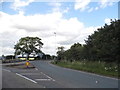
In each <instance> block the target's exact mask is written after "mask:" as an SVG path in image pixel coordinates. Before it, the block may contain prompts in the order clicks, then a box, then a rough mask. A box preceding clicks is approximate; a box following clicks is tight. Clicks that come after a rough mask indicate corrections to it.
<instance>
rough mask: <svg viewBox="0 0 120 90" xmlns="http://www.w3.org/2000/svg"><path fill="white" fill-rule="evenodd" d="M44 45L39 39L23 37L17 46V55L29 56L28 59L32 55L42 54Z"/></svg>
mask: <svg viewBox="0 0 120 90" xmlns="http://www.w3.org/2000/svg"><path fill="white" fill-rule="evenodd" d="M42 45H43V43H42V42H41V39H40V38H38V37H23V38H21V39H20V40H19V42H18V43H17V44H16V45H15V47H14V49H15V55H20V54H22V55H24V54H27V55H28V56H27V59H28V58H29V55H30V54H31V53H41V52H42V51H41V48H42Z"/></svg>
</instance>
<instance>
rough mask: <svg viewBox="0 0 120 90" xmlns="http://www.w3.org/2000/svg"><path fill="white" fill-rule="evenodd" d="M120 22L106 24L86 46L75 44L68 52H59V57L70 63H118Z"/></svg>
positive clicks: (94, 34)
mask: <svg viewBox="0 0 120 90" xmlns="http://www.w3.org/2000/svg"><path fill="white" fill-rule="evenodd" d="M119 35H120V20H114V21H112V20H111V24H110V25H107V24H105V25H104V26H103V27H101V28H98V29H97V31H95V32H94V33H93V34H92V35H89V36H88V39H87V40H85V43H86V44H85V45H81V44H80V43H75V44H74V45H72V46H71V48H70V49H68V50H66V51H64V52H63V51H62V49H61V50H60V51H58V52H57V53H58V57H60V58H61V59H65V60H69V61H73V60H74V61H78V60H91V61H98V60H100V61H105V62H116V63H119V62H118V60H119V58H120V54H119V52H120V47H119V45H120V42H119V41H120V36H119Z"/></svg>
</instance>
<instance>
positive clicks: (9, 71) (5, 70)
mask: <svg viewBox="0 0 120 90" xmlns="http://www.w3.org/2000/svg"><path fill="white" fill-rule="evenodd" d="M2 70H4V71H7V72H11V71H10V70H7V69H2Z"/></svg>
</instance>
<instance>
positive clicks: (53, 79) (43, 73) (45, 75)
mask: <svg viewBox="0 0 120 90" xmlns="http://www.w3.org/2000/svg"><path fill="white" fill-rule="evenodd" d="M43 75H45V76H46V77H47V78H49V79H51V80H52V81H55V80H54V79H53V78H52V77H50V76H48V75H46V74H44V73H43Z"/></svg>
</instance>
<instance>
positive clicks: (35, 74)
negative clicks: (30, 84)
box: [20, 73, 40, 75]
mask: <svg viewBox="0 0 120 90" xmlns="http://www.w3.org/2000/svg"><path fill="white" fill-rule="evenodd" d="M20 74H21V75H40V73H20Z"/></svg>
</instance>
